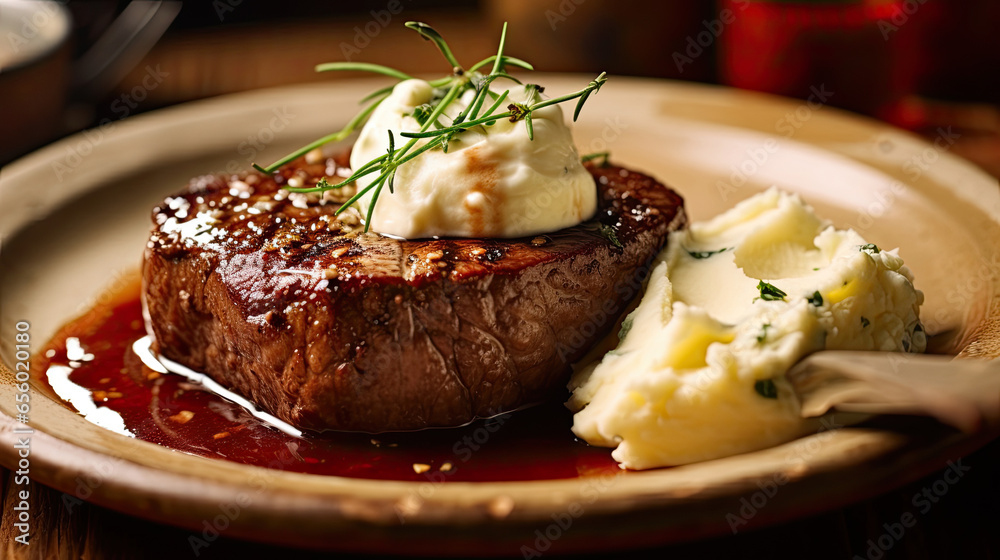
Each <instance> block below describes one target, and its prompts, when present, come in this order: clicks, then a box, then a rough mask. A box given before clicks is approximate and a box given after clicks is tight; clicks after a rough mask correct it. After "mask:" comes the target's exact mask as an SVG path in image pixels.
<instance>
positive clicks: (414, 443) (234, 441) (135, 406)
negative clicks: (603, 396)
mask: <svg viewBox="0 0 1000 560" xmlns="http://www.w3.org/2000/svg"><path fill="white" fill-rule="evenodd" d="M145 335H146V331H145V328H144V325H143V321H142V308H141V304H140V301H139V286H138V284H137V283H133V284H130V285H129V286H128V287H126V288H124V289H121V290H119V291H118V292H116V293H114V294H109V296H108V297H104V298H101V299H100V303H98V304H97V305H96V306H95V307H94V308H93V309H92V310H91V311H90V312H88V313H87V314H85V315H83V316H81V317H80V318H78V319H76V320H74V321H72V322H70V323H68V324H67V325H66V326H65V327H64V328H63V329H61V330H60V332H59V333H58V334H57V335H56V336H55V337H54V338H53V340H52V341H50V342H49V343H48V344H47V345H46V347H45V348H43V349H42V351H41V352H40V355H39V356H38V358H37V359H36V361H35V365H34V368H35V370H34V375H35V376H36V377H37V378H38V379H39V380H40V381H41V382H42V383H44V384H46V386H48V376H47V372H48V371H49V368H60V367H69V368H71V369H72V372H71V373H70V374H69V381H70V382H72V383H73V384H75V385H78V386H80V387H83V388H85V389H87V390H88V391H90V392H91V395H92V397H93V400H94V404H95V405H96V406H98V407H107V408H108V409H111V410H112V411H114V412H116V413H118V414H119V415H120V416H121V418H122V421H123V422H124V426H125V429H127V430H128V431H129V432H131V433H132V434H134V436H135V437H136V438H138V439H141V440H144V441H148V442H152V443H156V444H159V445H162V446H165V447H169V448H171V449H175V450H177V451H180V452H184V453H190V454H193V455H199V456H202V457H208V458H211V459H217V460H220V461H233V462H236V463H242V464H246V465H254V466H261V467H269V468H276V469H280V470H285V471H291V472H299V473H308V474H317V475H330V476H344V477H354V478H366V479H380V480H403V481H426V480H432V481H456V482H458V481H465V482H468V481H514V480H538V479H560V478H575V477H580V476H588V475H600V474H604V473H609V472H610V473H616V472H619V468H618V466H617V464H616V462H615V461H614V460H613V459H612V458H611V450H609V449H604V448H597V447H591V446H588V445H586V444H585V443H582V442H580V441H578V440H576V439H575V438H574V437H573V434H572V432H571V431H570V426H571V424H572V414H571V413H570V411H569V410H567V409H566V408H565V407H563V405H562V402H561V401H555V402H551V403H546V404H543V405H540V406H537V407H534V408H531V409H527V410H522V411H519V412H515V413H511V414H508V415H505V416H502V417H498V418H495V419H492V420H484V421H478V422H474V423H472V424H470V425H468V426H465V427H461V428H451V429H435V430H425V431H421V432H409V433H393V434H379V435H370V434H358V433H323V434H307V435H305V436H303V437H295V436H291V435H287V434H285V433H283V432H281V431H278V430H276V429H274V428H272V427H270V426H268V425H266V424H265V423H264V422H263V421H261V420H258V419H257V418H254V417H253V416H251V415H250V414H249V413H248V412H247V411H246V410H245V409H243V408H241V407H240V406H239V405H237V404H235V403H232V402H230V401H228V400H226V399H224V398H222V397H221V396H219V395H216V394H214V393H212V392H209V391H207V390H205V389H204V388H203V387H201V386H200V385H198V384H194V383H191V382H189V381H188V380H187V379H186V378H184V377H181V376H179V375H174V374H159V373H157V372H155V371H153V370H151V369H149V368H148V367H146V366H145V365H143V363H142V362H141V361H140V359H139V358H138V356H137V355H136V354H135V353H134V352H133V350H132V345H133V343H134V342H135V341H136V340H138V339H139V338H142V337H143V336H145ZM70 339H76V340H70ZM68 341H69V342H70V348H71V351H70V354H72V355H71V356H68V355H67V342H68ZM77 344H78V345H79V346H77ZM80 349H82V352H83V355H84V356H85V357H84V358H82V359H81V358H80V357H79V355H80ZM71 358H74V359H71ZM63 371H65V370H63ZM48 387H49V388H50V389H51V388H52V387H51V386H48ZM53 394H54V392H53ZM55 398H57V399H58V397H57V396H56V397H55ZM66 406H67V407H69V408H71V409H74V407H73V406H72V405H70V404H69V403H66ZM418 471H419V472H418Z"/></svg>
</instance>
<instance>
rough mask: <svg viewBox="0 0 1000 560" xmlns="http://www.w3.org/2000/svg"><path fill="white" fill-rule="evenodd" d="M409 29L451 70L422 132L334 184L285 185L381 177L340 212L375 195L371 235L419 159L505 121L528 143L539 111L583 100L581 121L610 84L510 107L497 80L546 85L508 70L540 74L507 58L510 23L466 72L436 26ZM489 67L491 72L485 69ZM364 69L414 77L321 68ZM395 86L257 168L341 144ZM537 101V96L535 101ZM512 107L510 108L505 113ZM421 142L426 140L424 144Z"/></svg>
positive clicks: (435, 83) (423, 114) (421, 112)
mask: <svg viewBox="0 0 1000 560" xmlns="http://www.w3.org/2000/svg"><path fill="white" fill-rule="evenodd" d="M406 27H408V28H410V29H412V30H414V31H416V32H417V33H419V34H420V36H421V37H423V38H424V39H426V40H428V41H431V42H433V43H434V45H435V46H436V47H437V48H438V50H439V51H440V52H441V54H442V55H443V56H444V58H445V60H446V61H447V62H448V64H449V65H450V66H451V68H452V71H451V74H450V75H448V76H445V77H442V78H439V79H436V80H431V81H430V82H428V83H429V84H430V85H431V86H432V87H434V88H435V92H436V95H435V96H434V99H433V100H432V101H431V102H429V103H427V104H425V105H423V106H421V107H419V108H418V109H417V110H414V112H413V115H412V116H413V118H414V119H416V120H417V122H419V123H420V129H419V130H418V131H415V132H401V133H400V134H399V136H401V137H402V138H396V137H395V136H394V135H393V133H392V131H389V133H388V134H389V149H388V150H387V151H386V153H385V154H382V155H380V156H378V157H375V158H373V159H371V160H369V161H368V162H367V163H365V164H363V165H360V166H356V168H355V169H354V170H353V172H352V173H351V175H350V177H347V178H346V179H344V180H342V181H339V182H336V183H332V182H330V181H329V180H328V179H327V178H326V177H324V178H322V179H321V180H320V181H319V182H318V183H317V184H316V185H315V186H313V187H285V188H286V189H288V190H290V191H293V192H305V193H308V192H322V191H327V190H330V189H341V188H343V187H346V186H348V185H351V184H354V183H355V181H357V180H358V179H360V178H362V177H365V176H368V175H375V176H376V179H375V180H374V181H372V182H371V183H370V184H368V185H367V186H365V187H364V188H361V189H359V190H358V192H357V193H356V194H354V196H352V197H351V198H350V199H348V200H347V202H345V203H343V205H341V206H340V208H339V209H338V210H337V211H336V213H338V214H339V213H341V212H343V211H345V210H347V209H348V208H349V207H351V206H352V205H354V204H355V203H356V202H358V200H360V199H361V198H362V197H364V196H366V195H368V194H369V193H371V203H370V205H369V207H368V213H367V215H366V216H365V231H366V232H367V231H368V229H369V227H370V225H371V223H372V213H373V212H374V210H375V206H376V201H377V200H378V197H379V195H380V194H381V193H382V191H383V189H384V188H386V187H388V188H389V192H390V193H392V192H393V191H394V189H395V176H396V171H397V169H398V168H399V167H400V166H401V165H403V164H404V163H407V162H409V161H411V160H413V159H414V158H417V157H419V156H420V155H421V154H423V153H426V152H428V151H430V150H437V149H440V150H442V151H444V152H447V151H448V146H449V143H450V142H451V141H452V140H454V139H455V137H456V136H457V135H459V134H461V133H463V132H465V131H467V130H469V129H471V128H474V127H490V126H493V125H494V124H496V122H497V121H499V120H501V119H507V120H509V121H510V122H521V121H523V122H524V125H525V127H526V130H527V134H528V139H529V140H533V139H534V129H533V122H532V119H533V113H534V112H535V111H537V110H539V109H542V108H544V107H549V106H551V105H556V104H560V103H565V102H567V101H572V100H577V102H576V108H575V110H574V112H573V120H574V121H575V120H577V118H578V117H579V116H580V111H581V110H582V109H583V105H584V103H586V101H587V99H588V98H589V97H590V96H591V95H593V94H595V93H597V92H598V91H599V90H600V89H601V87H602V86H603V85H604V83H605V82H606V81H607V75H606V74H605V73H604V72H602V73H600V74H599V75H598V76H597V77H596V78H595V79H594V80H593V81H591V82H590V83H589V84H587V86H586V87H584V88H582V89H580V90H579V91H576V92H574V93H570V94H567V95H562V96H559V97H555V98H552V99H541V100H538V101H535V102H531V103H518V102H510V103H508V102H507V101H508V95H509V94H510V91H511V90H510V89H507V90H505V91H502V92H497V91H494V90H493V89H491V85H492V84H493V83H494V82H497V81H500V80H504V81H510V82H514V83H516V84H518V85H520V86H521V87H526V88H535V89H536V90H537V91H539V92H541V89H542V88H541V87H540V86H537V85H534V84H527V85H525V84H523V83H522V82H521V81H520V80H519V79H517V78H516V77H514V76H512V75H510V74H509V73H508V72H507V67H508V66H511V67H518V68H523V69H526V70H534V67H532V65H531V64H530V63H528V62H526V61H524V60H521V59H519V58H515V57H512V56H509V55H507V54H505V47H506V38H507V24H506V23H505V24H504V26H503V30H502V31H501V34H500V44H499V47H498V48H497V54H496V55H493V56H490V57H487V58H484V59H483V60H480V61H479V62H477V63H475V64H473V65H472V66H470V67H469V68H468V69H466V68H464V67H463V66H462V65H461V64H460V63H459V61H458V59H457V58H456V57H455V55H454V53H453V52H452V51H451V48H450V47H449V46H448V43H447V42H446V41H445V40H444V38H443V37H442V36H441V35H440V34H439V33H438V32H437V31H436V30H434V28H432V27H431V26H429V25H427V24H425V23H421V22H407V23H406ZM486 68H489V70H488V72H486V73H483V72H482V70H484V69H486ZM345 70H349V71H364V72H371V73H375V74H380V75H383V76H389V77H391V78H395V79H396V80H398V81H399V82H402V81H404V80H409V79H413V77H412V76H410V75H409V74H406V73H405V72H402V71H400V70H397V69H395V68H390V67H387V66H382V65H379V64H370V63H361V62H331V63H326V64H320V65H318V66H317V67H316V71H318V72H327V71H345ZM393 87H394V86H388V87H384V88H381V89H378V90H376V91H373V92H372V93H371V94H369V95H368V96H366V97H365V98H364V99H362V101H361V102H362V103H366V102H368V103H369V104H368V106H366V107H365V108H364V109H362V110H361V111H360V112H359V113H358V114H357V115H356V116H355V117H354V118H353V119H351V121H350V122H348V123H347V125H346V126H345V127H344V128H343V129H341V130H339V131H337V132H334V133H332V134H329V135H327V136H324V137H323V138H320V139H318V140H316V141H314V142H312V143H310V144H308V145H306V146H303V147H302V148H299V149H298V150H296V151H294V152H292V153H290V154H288V155H287V156H285V157H283V158H281V159H279V160H278V161H276V162H274V163H272V164H271V165H269V166H267V167H261V166H259V165H257V164H256V163H255V164H253V167H254V168H255V169H257V170H258V171H260V172H262V173H273V172H274V171H275V170H277V169H278V168H279V167H281V166H282V165H285V164H286V163H288V162H290V161H292V160H294V159H296V158H298V157H301V156H303V155H305V154H306V153H308V152H311V151H312V150H315V149H317V148H319V147H321V146H323V145H325V144H328V143H330V142H336V141H339V140H343V139H345V138H347V137H348V136H349V135H350V134H351V133H352V132H354V131H355V130H356V129H358V127H360V126H362V125H364V123H365V122H366V121H367V120H368V118H369V117H370V116H371V115H372V113H373V112H374V111H375V109H376V108H377V107H378V106H379V105H380V104H381V103H382V102H383V101H384V100H385V99H386V98H388V97H389V96H390V94H391V93H392V90H393ZM470 91H471V92H473V93H472V101H471V102H470V103H468V105H466V106H465V108H464V109H462V110H461V112H459V113H458V114H457V115H456V116H455V117H454V118H450V117H449V116H448V115H447V114H446V109H448V107H449V106H450V105H451V104H452V103H453V102H454V101H455V100H457V99H460V98H462V97H463V95H465V94H466V93H467V92H470ZM534 99H537V98H534ZM504 109H506V110H504ZM421 140H423V141H424V142H423V143H421Z"/></svg>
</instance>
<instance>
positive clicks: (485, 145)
mask: <svg viewBox="0 0 1000 560" xmlns="http://www.w3.org/2000/svg"><path fill="white" fill-rule="evenodd" d="M433 97H434V89H433V88H432V87H431V86H430V85H429V84H428V83H427V82H425V81H423V80H416V79H414V80H405V81H402V82H400V83H399V84H397V85H396V86H395V88H393V91H392V94H391V95H390V96H389V97H388V98H386V99H385V100H384V101H383V102H382V104H381V105H379V107H378V108H377V109H376V110H375V111H374V112H373V114H372V116H371V118H370V119H369V120H368V123H367V124H366V125H365V126H364V128H363V129H362V131H361V135H360V136H359V138H358V140H357V142H356V143H355V144H354V150H353V152H352V153H351V167H353V168H354V169H358V168H360V167H361V166H362V165H364V164H365V163H367V162H368V161H370V160H372V159H374V158H376V157H378V156H381V155H383V154H385V153H386V150H387V149H388V147H389V131H392V134H393V135H394V137H395V145H396V147H397V148H398V147H400V146H401V145H403V144H404V143H405V142H406V141H407V139H406V138H404V137H402V136H400V133H401V132H403V131H408V132H414V131H417V130H419V129H420V124H419V122H417V120H416V119H415V118H414V117H413V116H412V114H413V110H414V109H415V108H416V107H418V106H420V105H422V104H424V103H429V102H431V101H432V99H433ZM471 99H472V92H471V91H469V92H467V93H466V95H465V96H463V97H462V98H460V99H457V100H456V101H454V102H453V103H452V104H451V105H450V106H449V107H448V108H447V110H446V112H445V114H446V115H447V116H448V118H444V119H442V122H450V121H451V119H452V118H454V117H455V116H457V115H458V113H459V112H461V110H462V109H463V108H465V107H466V106H467V105H468V103H469V102H470V101H471ZM509 99H510V101H509V102H505V103H512V102H518V103H529V104H530V103H534V102H537V101H539V100H541V99H542V98H541V97H540V96H539V94H538V93H537V90H536V89H535V88H528V87H525V86H521V85H517V84H513V85H512V86H511V87H510V94H509ZM532 115H533V125H534V126H533V128H534V139H533V140H531V139H529V138H528V133H527V128H526V127H525V123H524V122H523V121H518V122H510V121H509V120H507V119H500V120H498V121H496V124H494V125H492V126H486V127H484V126H477V127H474V128H471V129H469V130H467V131H465V132H463V133H461V134H459V135H456V136H455V137H454V138H453V139H452V140H451V142H450V143H449V146H448V152H447V153H445V152H444V151H443V150H441V149H440V148H437V149H432V150H430V151H427V152H424V153H423V154H421V155H420V156H419V157H417V158H414V159H412V160H410V161H408V162H406V163H404V164H403V165H401V166H400V167H399V168H398V169H397V171H396V177H395V189H394V192H393V193H389V189H388V188H387V187H385V188H383V189H382V192H381V194H380V195H379V197H378V200H377V202H376V208H375V211H374V214H373V216H372V223H371V224H370V227H371V229H372V230H374V231H377V232H379V233H384V234H391V235H397V236H400V237H404V238H407V239H415V238H425V237H434V236H442V237H444V236H449V237H521V236H527V235H535V234H538V233H545V232H551V231H556V230H560V229H563V228H567V227H571V226H574V225H576V224H579V223H580V222H582V221H584V220H587V219H589V218H590V217H591V216H593V214H594V212H595V211H596V209H597V189H596V186H595V184H594V179H593V177H592V176H591V175H590V173H588V172H587V170H586V169H585V168H584V167H583V165H582V164H581V163H580V155H579V153H577V150H576V147H575V146H574V144H573V137H572V134H571V131H570V128H569V126H568V125H567V124H566V122H565V121H564V119H563V114H562V110H561V109H560V108H559V106H557V105H551V106H548V107H544V108H542V109H538V110H536V111H534V112H533V113H532ZM425 142H427V140H421V141H420V142H419V143H418V144H417V145H416V146H415V147H418V146H420V145H422V144H423V143H425ZM377 175H378V174H377V173H375V174H372V175H368V176H366V177H363V178H361V179H359V180H358V182H357V183H358V188H359V189H361V188H364V187H365V186H368V185H369V184H371V183H372V182H373V181H374V180H375V178H376V177H377ZM371 199H372V193H369V194H368V195H366V196H364V197H363V198H361V199H360V200H359V201H358V209H359V210H360V211H361V214H362V215H367V212H368V209H369V205H370V204H371Z"/></svg>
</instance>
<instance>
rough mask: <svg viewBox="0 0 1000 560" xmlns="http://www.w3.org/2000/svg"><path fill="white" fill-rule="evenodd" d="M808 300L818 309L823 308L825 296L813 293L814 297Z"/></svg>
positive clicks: (817, 292)
mask: <svg viewBox="0 0 1000 560" xmlns="http://www.w3.org/2000/svg"><path fill="white" fill-rule="evenodd" d="M806 300H807V301H808V302H809V303H811V304H813V305H815V306H816V307H822V306H823V294H821V293H819V291H816V292H813V295H811V296H809V297H807V298H806Z"/></svg>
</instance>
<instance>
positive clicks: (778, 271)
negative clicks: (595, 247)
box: [569, 189, 926, 469]
mask: <svg viewBox="0 0 1000 560" xmlns="http://www.w3.org/2000/svg"><path fill="white" fill-rule="evenodd" d="M761 281H764V282H767V283H769V284H771V285H773V286H775V287H776V288H778V289H780V290H781V291H783V292H785V293H786V294H787V295H786V296H785V297H784V298H783V299H776V300H766V299H763V298H761V297H760V296H761V290H760V289H759V288H758V285H759V283H760V282H761ZM817 294H819V296H818V297H817ZM922 302H923V294H921V292H920V291H918V290H916V289H915V288H914V287H913V277H912V275H911V274H910V272H909V270H908V269H907V268H906V267H905V266H903V261H902V260H901V259H900V258H899V257H898V256H896V255H895V253H894V252H890V251H877V249H875V248H874V247H872V246H869V245H867V242H866V241H865V240H864V239H862V238H861V237H860V236H859V235H858V234H857V233H855V232H854V231H851V230H846V231H841V230H835V229H833V228H832V227H829V226H828V225H827V224H826V223H825V222H823V221H822V220H820V219H819V218H817V217H816V215H815V213H814V212H813V211H812V209H811V208H809V207H808V206H806V205H805V204H804V203H803V202H802V201H801V200H800V199H799V198H798V197H797V196H794V195H790V194H785V193H782V192H779V191H778V190H776V189H771V190H769V191H767V192H765V193H761V194H759V195H757V196H754V197H752V198H750V199H748V200H746V201H744V202H742V203H740V204H738V205H737V206H736V207H735V208H733V209H732V210H730V211H728V212H725V213H723V214H722V215H720V216H718V217H716V218H714V219H712V220H709V221H707V222H702V223H696V224H692V225H691V227H690V229H689V230H688V231H680V232H675V233H673V234H671V237H670V241H669V244H668V247H667V249H665V250H664V251H663V252H662V253H661V254H660V255H659V256H658V258H657V263H656V265H655V267H654V269H653V271H652V274H651V277H650V279H649V282H648V285H647V287H646V291H645V294H644V296H643V298H642V301H641V302H640V304H639V306H638V308H637V309H636V310H635V311H634V312H633V313H632V315H630V317H629V318H628V319H627V320H626V324H628V325H630V328H629V329H628V330H627V333H626V335H625V336H624V338H623V340H622V341H621V343H620V344H619V346H618V348H617V349H615V350H614V351H613V352H611V353H610V354H608V355H607V356H605V357H604V358H603V359H602V360H601V361H600V362H599V363H596V364H591V365H590V366H588V367H585V368H583V369H582V370H580V371H579V372H578V373H577V375H575V376H574V378H573V380H572V382H571V384H570V387H571V389H573V390H574V392H573V396H572V398H571V399H570V402H569V405H570V407H571V408H573V409H574V410H576V411H577V412H576V414H575V415H574V419H573V420H574V422H573V431H574V432H575V433H576V434H577V435H578V436H580V437H581V438H583V439H584V440H586V441H587V442H589V443H591V444H593V445H602V446H607V447H615V448H616V449H615V451H614V452H613V456H614V457H615V459H617V460H618V461H619V462H620V463H621V464H622V466H624V467H628V468H633V469H645V468H652V467H660V466H668V465H681V464H685V463H691V462H696V461H704V460H709V459H714V458H719V457H724V456H728V455H733V454H737V453H743V452H747V451H753V450H757V449H762V448H765V447H770V446H773V445H776V444H778V443H781V442H784V441H788V440H790V439H793V438H795V437H797V436H798V435H801V434H803V433H806V432H808V431H810V430H815V429H816V428H815V425H814V423H813V422H812V421H805V420H803V419H802V418H800V415H799V411H798V404H797V402H796V401H795V399H794V395H793V394H792V392H791V388H790V387H789V386H788V385H787V381H786V380H785V379H784V373H785V372H786V371H788V369H789V368H790V367H791V366H792V365H793V364H795V362H797V361H798V360H799V359H801V358H802V357H803V356H805V355H807V354H809V353H811V352H815V351H817V350H822V349H842V350H882V351H912V352H922V351H923V350H924V347H925V345H926V339H925V336H924V333H923V329H922V327H921V326H920V322H919V315H918V314H919V308H920V304H921V303H922ZM761 383H764V384H765V385H763V387H774V388H775V389H776V390H777V398H769V397H768V396H767V395H766V393H768V391H766V390H763V391H762V390H761V389H760V387H762V385H761ZM770 384H773V385H770Z"/></svg>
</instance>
